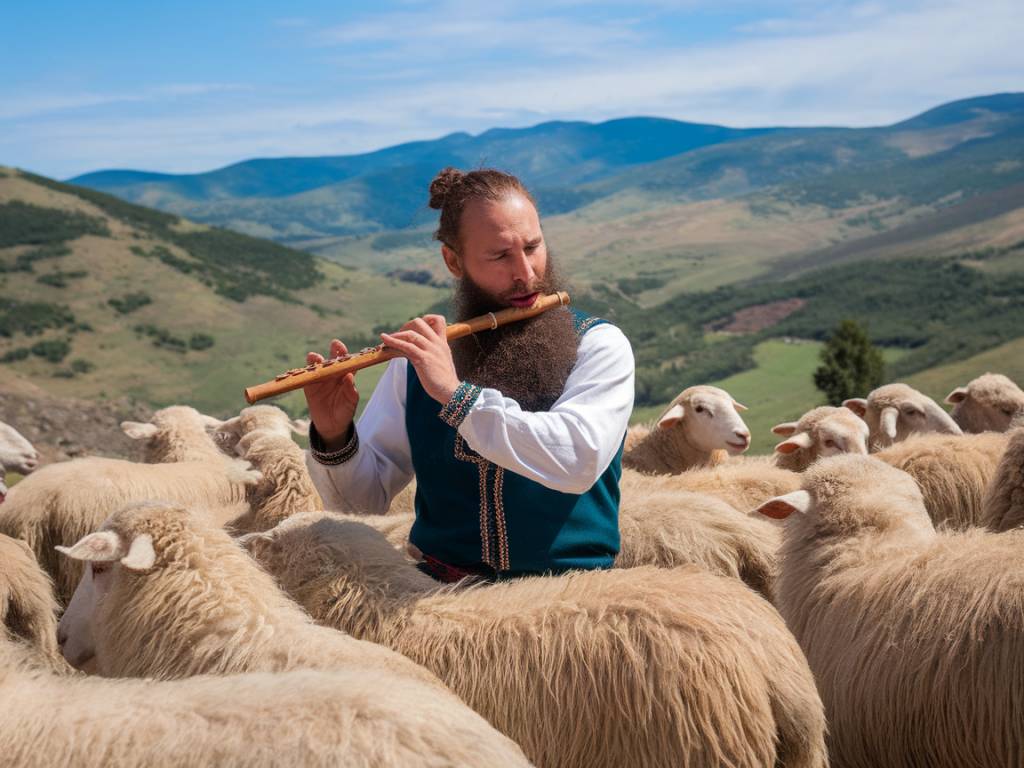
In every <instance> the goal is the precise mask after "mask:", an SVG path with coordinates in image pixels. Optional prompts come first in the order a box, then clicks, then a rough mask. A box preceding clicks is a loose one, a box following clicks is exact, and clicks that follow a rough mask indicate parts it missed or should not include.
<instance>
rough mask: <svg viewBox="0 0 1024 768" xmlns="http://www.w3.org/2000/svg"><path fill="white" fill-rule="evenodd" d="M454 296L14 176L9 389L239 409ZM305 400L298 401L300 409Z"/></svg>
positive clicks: (2, 229) (5, 218) (6, 199)
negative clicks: (259, 392)
mask: <svg viewBox="0 0 1024 768" xmlns="http://www.w3.org/2000/svg"><path fill="white" fill-rule="evenodd" d="M441 294H442V292H441V291H439V290H438V289H436V288H431V287H428V286H420V285H415V284H410V283H403V282H400V281H396V280H391V279H388V278H384V277H380V276H377V275H373V274H370V273H366V272H361V271H357V270H353V269H351V268H347V267H343V266H341V265H338V264H334V263H332V262H329V261H324V260H323V259H320V258H318V257H315V256H313V255H311V254H309V253H305V252H302V251H294V250H291V249H289V248H285V247H283V246H281V245H278V244H276V243H271V242H268V241H264V240H258V239H255V238H250V237H246V236H244V235H239V234H237V233H234V232H229V231H226V230H219V229H213V228H209V227H205V226H201V225H197V224H194V223H192V222H190V221H188V220H185V219H180V218H178V217H177V216H173V215H169V214H165V213H161V212H158V211H153V210H150V209H146V208H141V207H139V206H135V205H132V204H129V203H125V202H124V201H122V200H120V199H118V198H114V197H111V196H109V195H105V194H102V193H98V192H95V191H93V190H89V189H85V188H80V187H74V186H70V185H65V184H61V183H59V182H55V181H52V180H50V179H45V178H42V177H38V176H33V175H31V174H25V173H22V172H19V171H14V170H11V169H3V170H2V173H0V382H11V381H13V380H15V379H30V380H31V381H32V382H34V383H35V384H38V385H40V386H42V387H43V388H44V389H46V390H47V391H49V392H51V393H53V394H57V395H68V396H71V395H74V396H77V397H84V398H89V399H102V398H105V397H116V396H120V395H130V396H133V397H136V398H138V399H140V400H144V401H146V402H148V403H152V404H155V405H160V404H166V403H171V402H188V403H191V404H193V405H196V406H197V407H199V408H202V409H205V410H207V411H210V412H213V413H227V412H231V411H237V409H238V408H239V407H241V406H243V405H244V401H243V399H242V396H241V391H242V389H243V388H244V387H245V386H247V385H250V384H255V383H259V382H261V381H265V380H267V379H270V378H272V377H273V376H274V375H275V374H276V373H278V372H280V371H282V370H284V369H286V368H290V367H294V366H296V365H299V364H302V363H303V362H304V359H305V352H306V351H307V350H308V349H321V350H322V349H323V348H325V347H326V344H327V342H328V341H329V340H330V338H331V337H333V336H337V337H339V338H342V339H348V340H353V341H356V342H357V343H358V342H360V341H365V340H367V339H370V338H371V337H372V333H373V329H374V327H375V326H383V327H387V328H391V327H394V326H395V325H396V324H398V323H401V322H403V321H404V320H405V319H407V318H408V317H410V316H412V315H414V314H417V313H419V312H421V311H422V310H423V309H424V308H425V307H427V306H429V305H431V304H433V303H434V302H436V301H437V299H438V297H439V296H440V295H441ZM301 402H302V401H301V394H293V395H290V396H289V397H288V399H287V400H286V401H285V404H286V405H287V406H288V407H291V408H293V409H296V410H298V409H299V408H300V407H301Z"/></svg>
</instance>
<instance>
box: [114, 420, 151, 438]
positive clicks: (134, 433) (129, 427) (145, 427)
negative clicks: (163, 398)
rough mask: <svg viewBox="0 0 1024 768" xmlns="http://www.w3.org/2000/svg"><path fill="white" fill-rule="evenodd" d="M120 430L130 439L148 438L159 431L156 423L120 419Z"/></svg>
mask: <svg viewBox="0 0 1024 768" xmlns="http://www.w3.org/2000/svg"><path fill="white" fill-rule="evenodd" d="M121 430H122V431H123V432H124V433H125V434H126V435H128V437H130V438H131V439H132V440H149V439H150V438H152V437H154V436H155V435H156V433H157V432H159V431H160V430H159V428H158V427H157V425H156V424H146V423H144V422H141V421H122V422H121Z"/></svg>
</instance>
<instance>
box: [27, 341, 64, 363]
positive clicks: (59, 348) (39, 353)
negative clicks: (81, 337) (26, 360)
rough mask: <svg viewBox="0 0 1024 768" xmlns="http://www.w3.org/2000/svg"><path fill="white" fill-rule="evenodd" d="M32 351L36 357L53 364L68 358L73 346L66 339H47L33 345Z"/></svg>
mask: <svg viewBox="0 0 1024 768" xmlns="http://www.w3.org/2000/svg"><path fill="white" fill-rule="evenodd" d="M31 350H32V354H33V355H35V356H36V357H42V358H45V359H46V360H47V361H48V362H51V363H59V362H60V361H61V360H63V359H64V358H65V357H67V355H68V352H70V351H71V345H70V344H69V343H68V342H67V341H66V340H65V339H46V340H44V341H37V342H36V343H35V344H33V345H32V347H31Z"/></svg>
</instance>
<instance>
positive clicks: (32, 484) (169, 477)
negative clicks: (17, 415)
mask: <svg viewBox="0 0 1024 768" xmlns="http://www.w3.org/2000/svg"><path fill="white" fill-rule="evenodd" d="M259 480H260V475H259V473H258V472H256V471H254V470H253V469H252V468H251V467H250V466H249V464H248V463H247V462H244V461H241V460H229V459H227V457H223V458H221V459H217V460H215V461H186V462H178V463H170V464H136V463H133V462H130V461H123V460H121V459H108V458H102V457H98V456H91V457H86V458H81V459H73V460H72V461H64V462H59V463H56V464H48V465H46V466H45V467H42V468H41V469H39V470H38V471H36V472H35V473H33V474H32V475H30V476H29V477H26V478H25V479H24V480H22V481H21V482H19V483H18V484H17V485H16V486H14V487H13V488H12V489H11V490H10V492H9V493H8V494H7V499H6V500H5V501H4V503H3V504H0V533H4V534H7V535H8V536H13V537H14V538H18V539H22V540H23V541H25V542H27V543H28V545H29V546H30V547H31V549H32V551H33V552H34V553H35V556H36V559H37V560H38V561H39V564H40V565H41V566H42V567H43V569H44V570H45V571H46V572H47V573H48V574H49V575H50V576H51V577H52V578H53V580H54V582H55V584H56V589H57V596H58V599H59V600H60V602H61V603H62V604H66V603H67V601H68V599H70V597H71V594H72V593H73V592H74V590H75V585H76V584H77V583H78V579H79V578H80V577H81V571H82V569H81V566H80V565H79V563H78V562H76V561H69V560H66V559H64V558H60V557H58V556H57V553H56V552H55V550H54V548H53V547H54V545H57V544H62V545H70V544H73V543H74V542H76V541H77V540H78V539H80V538H81V537H82V536H84V535H85V534H87V533H89V532H90V531H93V530H95V529H96V528H98V527H99V525H100V524H101V523H102V522H103V520H105V519H106V518H107V516H108V515H109V514H110V512H111V510H114V509H117V508H118V507H121V506H123V505H125V504H128V503H130V502H133V501H144V500H146V499H170V500H173V501H177V502H180V503H183V504H191V505H195V506H197V507H203V508H204V509H206V510H207V513H208V514H209V515H210V516H211V518H212V519H214V520H215V521H216V522H217V523H218V524H221V525H223V524H224V523H226V522H228V521H230V520H233V519H234V518H236V517H238V516H239V515H242V514H243V513H245V512H247V511H248V509H249V505H248V503H247V501H246V488H247V487H248V486H250V485H254V484H255V483H257V482H259Z"/></svg>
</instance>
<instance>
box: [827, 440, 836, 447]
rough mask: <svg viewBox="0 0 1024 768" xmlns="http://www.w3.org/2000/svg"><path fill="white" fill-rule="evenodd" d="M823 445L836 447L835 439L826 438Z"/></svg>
mask: <svg viewBox="0 0 1024 768" xmlns="http://www.w3.org/2000/svg"><path fill="white" fill-rule="evenodd" d="M825 447H826V448H835V447H836V441H835V440H826V441H825Z"/></svg>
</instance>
